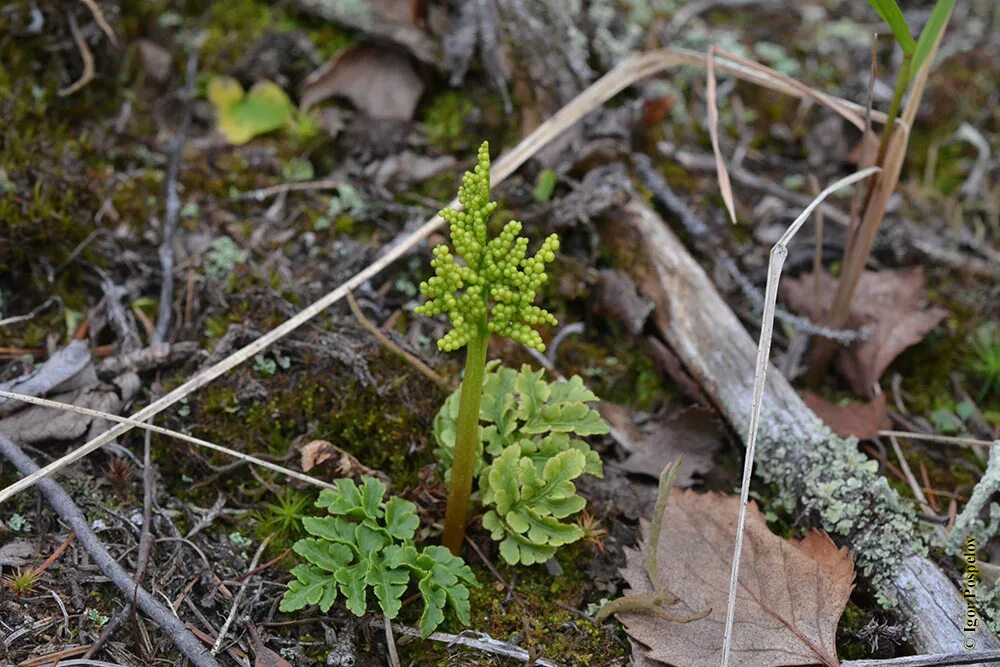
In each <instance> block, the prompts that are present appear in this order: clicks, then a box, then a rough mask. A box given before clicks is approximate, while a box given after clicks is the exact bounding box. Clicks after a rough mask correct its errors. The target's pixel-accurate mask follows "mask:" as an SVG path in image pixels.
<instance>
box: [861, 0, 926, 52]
mask: <svg viewBox="0 0 1000 667" xmlns="http://www.w3.org/2000/svg"><path fill="white" fill-rule="evenodd" d="M868 3H869V4H870V5H871V6H872V7H874V8H875V11H877V12H878V15H879V16H881V17H882V20H883V21H885V22H886V23H888V24H889V27H890V28H892V34H893V35H895V36H896V41H897V42H899V46H900V47H902V49H903V53H906V54H911V53H913V50H914V49H915V48H916V43H915V42H914V41H913V35H911V34H910V28H909V26H907V25H906V19H905V18H903V12H901V11H900V10H899V5H897V4H896V0H868Z"/></svg>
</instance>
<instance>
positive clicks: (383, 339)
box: [347, 292, 454, 391]
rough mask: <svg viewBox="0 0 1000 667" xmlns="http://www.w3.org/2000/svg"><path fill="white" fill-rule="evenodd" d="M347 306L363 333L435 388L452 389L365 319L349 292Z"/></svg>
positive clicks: (448, 383)
mask: <svg viewBox="0 0 1000 667" xmlns="http://www.w3.org/2000/svg"><path fill="white" fill-rule="evenodd" d="M347 305H349V306H350V307H351V312H352V313H354V319H356V320H357V321H358V324H360V325H361V326H363V327H364V328H365V331H367V332H368V333H370V334H371V335H372V336H374V337H375V339H376V340H377V341H378V342H379V343H381V344H382V346H383V347H385V348H386V349H388V350H389V351H391V352H392V353H394V354H396V355H397V356H400V357H402V358H403V359H405V360H406V361H407V362H408V363H409V364H410V365H411V366H413V367H414V368H416V369H417V370H418V371H419V372H420V374H421V375H423V376H424V377H425V378H427V379H428V380H430V381H431V382H433V383H434V384H436V385H437V386H439V387H441V388H442V389H445V390H447V391H451V390H453V389H454V387H453V386H452V385H451V383H450V382H448V381H447V380H445V379H444V378H443V377H441V376H440V375H438V374H437V373H436V372H434V369H433V368H431V367H430V366H428V365H427V364H425V363H424V362H423V361H421V360H420V359H418V358H417V357H415V356H414V355H412V354H410V353H409V352H407V351H406V350H404V349H403V348H401V347H400V346H399V345H396V343H394V342H393V341H392V339H391V338H389V337H388V336H386V335H385V334H384V333H383V332H382V330H381V329H379V328H378V327H377V326H375V325H374V324H373V323H372V321H371V320H369V319H368V318H367V317H365V314H364V313H363V312H361V308H360V307H359V306H358V302H357V301H355V300H354V294H352V293H351V292H348V293H347Z"/></svg>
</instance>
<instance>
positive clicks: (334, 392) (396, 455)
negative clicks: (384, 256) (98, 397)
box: [163, 352, 443, 497]
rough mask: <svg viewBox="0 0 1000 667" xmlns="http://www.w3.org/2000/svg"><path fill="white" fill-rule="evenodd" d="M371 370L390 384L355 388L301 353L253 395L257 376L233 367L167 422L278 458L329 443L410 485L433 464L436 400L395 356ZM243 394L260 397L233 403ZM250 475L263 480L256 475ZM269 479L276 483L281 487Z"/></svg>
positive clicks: (177, 464) (233, 478)
mask: <svg viewBox="0 0 1000 667" xmlns="http://www.w3.org/2000/svg"><path fill="white" fill-rule="evenodd" d="M371 370H372V373H373V374H374V375H375V376H376V378H379V377H381V374H383V373H384V374H385V376H386V377H392V378H395V379H396V380H398V381H395V380H388V381H387V380H385V379H384V378H383V379H380V380H378V382H379V383H380V384H379V386H363V385H362V384H361V383H359V382H358V381H357V380H356V379H353V378H347V377H345V370H344V369H343V368H341V367H337V366H331V365H330V364H329V363H328V362H325V361H324V360H320V359H315V358H312V357H309V356H307V358H305V359H302V360H298V359H296V360H295V361H293V364H292V367H291V368H290V369H288V370H281V371H278V372H277V373H276V374H275V375H274V376H272V377H269V378H266V380H264V381H263V384H264V385H266V386H265V388H264V391H263V392H261V391H260V390H259V389H256V390H254V387H255V386H257V383H259V382H261V379H260V377H259V376H257V375H255V374H254V373H253V371H252V369H250V368H240V369H239V370H237V371H234V372H233V374H231V375H230V376H227V377H225V378H220V379H219V380H217V381H216V382H215V383H213V384H212V385H209V386H208V387H205V388H204V389H202V390H201V391H199V392H198V393H197V394H194V395H192V397H191V398H190V399H189V405H190V414H188V415H187V416H184V417H180V416H179V415H178V416H175V417H174V418H173V419H179V420H180V422H181V423H179V424H175V426H182V425H183V426H186V427H187V428H188V429H190V430H191V431H192V432H193V434H194V435H196V436H198V437H201V438H205V439H206V440H210V441H212V442H217V443H219V444H222V445H225V446H227V447H231V448H234V449H238V450H241V451H247V452H250V453H255V454H260V453H267V454H270V455H272V456H279V457H281V456H284V455H286V454H287V453H288V451H289V448H290V446H291V444H292V441H293V440H295V439H296V438H298V437H299V436H304V435H308V437H309V438H313V439H322V440H329V441H330V442H332V443H334V444H336V445H337V446H338V447H341V448H343V449H344V450H346V451H347V452H349V453H351V454H353V455H354V456H355V457H357V458H358V460H359V461H360V462H361V463H362V464H364V465H366V466H368V467H370V468H374V469H377V470H381V471H383V472H385V473H386V474H387V475H389V477H390V479H392V481H393V486H394V488H397V489H406V488H409V487H412V486H415V485H416V484H417V483H418V481H419V480H418V474H419V471H420V468H421V467H423V466H424V465H426V464H428V463H430V462H431V461H432V460H433V457H432V456H431V454H430V450H431V430H430V422H431V419H432V418H433V416H434V414H435V411H436V409H437V406H438V405H439V404H440V402H441V400H443V396H442V395H441V393H440V391H439V390H438V389H437V387H435V386H433V385H429V384H428V383H427V382H426V380H424V379H423V378H422V377H421V376H419V375H417V374H415V373H410V372H408V371H407V370H405V369H404V370H403V372H402V373H400V367H399V365H398V363H397V361H396V358H395V357H391V356H389V355H387V354H383V353H381V352H379V353H377V354H376V355H375V357H374V358H373V360H372V367H371ZM251 392H253V393H254V394H257V393H259V394H260V396H261V397H260V398H244V399H242V400H241V398H240V396H241V395H243V394H245V393H251ZM192 425H193V426H192ZM198 454H199V456H204V457H205V458H206V459H207V460H209V461H210V462H212V463H213V465H223V464H226V463H229V462H230V461H231V459H229V458H227V457H225V456H223V455H215V454H210V453H205V452H199V453H198ZM171 458H173V459H175V460H174V461H170V460H165V461H164V462H163V464H164V465H167V466H170V467H171V468H172V469H175V472H176V476H175V477H173V479H177V480H179V479H180V476H181V472H183V468H184V465H185V461H184V460H183V459H184V457H176V456H174V457H171ZM177 459H180V460H177ZM177 468H181V469H180V470H176V469H177ZM257 474H258V475H259V476H261V477H270V476H271V475H270V473H266V472H264V471H257ZM164 475H165V478H167V479H171V478H172V477H171V476H170V475H167V473H166V472H165V473H164ZM191 476H192V477H194V475H191ZM225 479H226V484H228V485H229V486H228V488H230V489H232V490H233V491H235V492H240V491H241V489H240V487H239V484H240V483H247V484H249V485H250V486H249V487H247V488H256V487H257V484H256V483H255V482H252V477H250V476H249V474H245V473H234V474H232V475H229V476H227V477H226V478H225ZM274 479H275V482H276V483H278V484H279V485H283V484H284V483H285V482H284V481H283V480H281V479H280V478H278V477H275V478H274ZM195 481H197V480H195ZM172 492H176V493H178V494H179V495H181V497H185V496H186V495H188V494H189V490H188V489H187V488H186V487H184V486H181V487H180V488H177V489H175V490H173V491H172ZM213 493H214V491H213Z"/></svg>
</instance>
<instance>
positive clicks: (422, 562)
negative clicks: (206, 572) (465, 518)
mask: <svg viewBox="0 0 1000 667" xmlns="http://www.w3.org/2000/svg"><path fill="white" fill-rule="evenodd" d="M336 487H337V488H336V489H324V490H323V491H322V492H320V494H319V498H318V499H317V500H316V506H317V507H319V508H322V509H325V510H326V511H327V515H326V516H319V517H304V518H303V519H302V526H303V527H304V528H305V530H306V532H307V533H309V534H310V535H312V537H306V538H303V539H301V540H299V541H298V542H296V543H295V546H294V547H293V549H294V550H295V553H297V554H298V555H299V556H301V557H303V558H304V559H306V561H307V563H303V564H300V565H296V566H295V567H294V568H292V571H291V572H292V576H294V577H295V578H294V579H293V580H292V581H291V582H290V583H289V584H288V590H287V591H285V594H284V596H283V597H282V598H281V604H280V606H279V609H280V610H281V611H297V610H299V609H302V608H303V607H305V606H306V605H310V604H314V605H317V606H319V608H320V611H322V612H323V613H326V612H328V611H329V610H330V607H332V606H333V603H334V602H336V601H337V599H338V598H339V597H341V596H343V598H344V599H345V601H346V605H347V608H348V609H349V610H350V611H351V612H352V613H354V614H355V615H356V616H363V615H364V613H365V612H366V611H367V609H368V589H369V588H370V589H371V590H372V592H373V593H374V595H375V598H376V600H377V601H378V605H379V607H380V608H381V609H382V612H383V613H384V614H385V616H386V618H390V619H392V618H395V617H396V616H397V615H398V614H399V611H400V609H401V608H402V600H401V599H402V596H403V593H404V592H406V590H407V588H408V587H409V585H410V583H411V582H413V581H416V582H417V589H418V590H419V592H420V597H421V598H422V600H423V605H424V610H423V613H422V614H421V616H420V622H419V627H420V632H421V634H422V635H423V636H424V637H426V636H428V635H430V633H431V632H433V631H434V629H435V628H437V626H438V625H440V624H441V622H442V621H443V620H444V610H445V607H446V606H450V607H451V609H452V610H453V611H454V612H455V615H456V616H457V617H458V619H459V621H461V622H462V623H464V624H466V625H467V624H468V623H469V588H468V587H469V586H476V585H477V584H476V579H475V575H473V573H472V570H471V569H470V568H469V566H468V565H466V564H465V562H464V561H463V560H462V559H461V558H459V557H457V556H454V555H452V554H451V553H450V552H449V551H448V550H447V549H445V548H444V547H440V546H426V547H422V548H419V549H418V548H417V547H416V546H415V545H414V544H413V535H414V533H415V531H416V529H417V526H418V525H419V524H420V520H419V518H418V517H417V513H416V505H414V504H413V503H411V502H409V501H408V500H404V499H402V498H399V497H397V496H392V497H390V498H389V499H388V500H384V498H385V491H386V487H385V484H383V483H382V482H380V481H379V480H377V479H375V478H373V477H364V478H362V482H361V486H358V485H357V484H355V483H354V482H353V481H352V480H349V479H339V480H337V482H336Z"/></svg>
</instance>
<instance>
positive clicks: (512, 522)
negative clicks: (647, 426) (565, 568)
mask: <svg viewBox="0 0 1000 667" xmlns="http://www.w3.org/2000/svg"><path fill="white" fill-rule="evenodd" d="M491 364H492V365H491V366H490V367H488V369H487V370H488V372H487V374H486V379H485V381H484V383H483V392H482V393H483V396H482V403H481V407H480V412H479V420H480V421H481V422H482V423H484V424H485V427H484V428H483V429H482V431H481V436H480V439H479V443H477V444H478V448H477V452H476V464H475V468H474V471H475V474H476V475H478V478H479V490H480V491H481V492H482V502H483V505H484V506H485V507H488V508H489V509H488V511H487V512H486V513H485V514H484V515H483V526H484V527H485V528H486V529H487V530H489V531H490V532H491V534H492V537H493V539H495V540H498V541H500V555H501V556H502V557H503V559H504V560H505V561H507V562H508V563H510V564H511V565H514V564H517V563H522V564H525V565H531V564H533V563H542V562H545V561H546V560H548V559H549V558H551V557H552V555H553V554H554V553H555V551H556V548H557V547H559V546H562V545H564V544H569V543H570V542H575V541H576V540H579V539H580V538H582V537H585V533H584V530H583V529H582V528H581V527H580V526H578V525H576V524H573V523H566V522H564V521H561V519H566V518H568V517H570V516H572V515H574V514H576V513H577V512H579V511H580V510H582V509H583V507H584V505H585V504H586V501H585V500H584V499H583V498H582V497H580V496H579V495H577V493H576V487H575V485H574V484H573V480H574V479H576V478H577V477H579V476H581V475H583V474H585V473H586V474H590V475H594V476H596V477H602V476H603V474H604V468H603V465H602V464H601V458H600V456H598V454H597V452H595V451H593V450H592V449H591V448H590V445H588V444H587V443H586V442H584V441H583V440H581V439H579V438H580V437H585V436H589V435H600V434H604V433H607V432H608V425H607V424H606V423H605V422H604V420H603V419H602V418H601V415H600V414H598V412H597V411H596V410H594V409H593V408H591V407H589V406H588V405H587V404H588V403H590V402H593V401H596V400H597V396H595V395H594V394H593V393H592V392H591V391H590V390H589V389H587V388H586V387H585V386H584V385H583V380H581V379H580V377H579V376H573V377H572V378H570V379H569V380H557V381H555V382H546V381H545V380H543V379H542V376H543V373H544V372H543V371H533V370H531V368H530V367H529V366H527V365H525V366H522V367H521V371H520V372H518V371H515V370H514V369H512V368H497V367H496V362H491ZM460 400H461V397H460V394H459V392H455V393H454V394H452V395H451V396H449V397H448V399H447V400H446V401H445V403H444V405H443V406H442V407H441V410H440V411H439V412H438V414H437V417H435V419H434V435H435V437H436V438H437V441H438V444H439V445H440V447H439V449H438V450H436V452H435V453H436V454H437V455H438V457H439V458H440V459H441V460H442V462H444V463H445V465H446V466H448V465H449V464H451V463H452V460H453V457H454V448H455V441H456V437H457V429H458V422H459V411H460V407H459V403H460ZM484 449H485V454H486V457H487V458H488V460H489V461H488V462H487V461H485V460H483V450H484Z"/></svg>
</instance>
